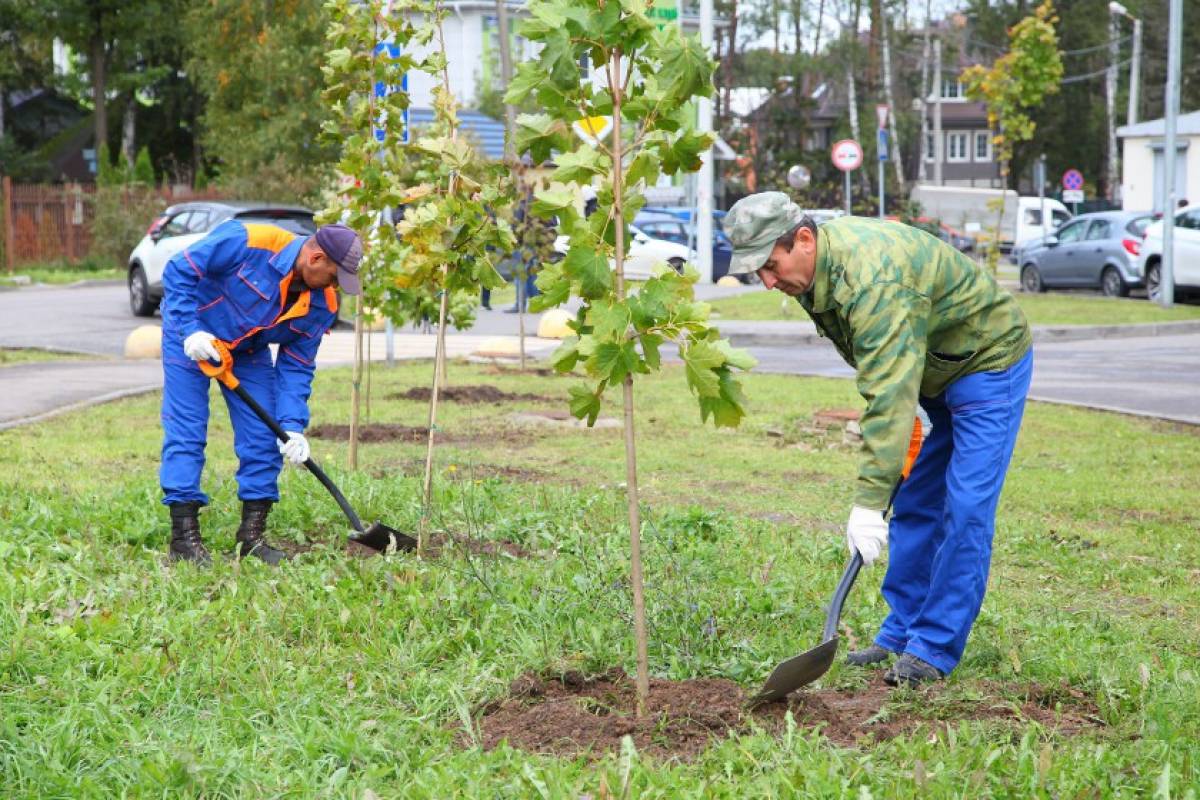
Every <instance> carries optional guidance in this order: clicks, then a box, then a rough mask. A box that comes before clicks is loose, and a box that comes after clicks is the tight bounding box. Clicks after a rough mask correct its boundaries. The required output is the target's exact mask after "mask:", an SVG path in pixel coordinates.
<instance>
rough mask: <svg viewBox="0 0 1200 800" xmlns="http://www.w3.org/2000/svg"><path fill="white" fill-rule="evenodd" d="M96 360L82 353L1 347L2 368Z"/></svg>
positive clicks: (0, 363) (0, 359) (0, 361)
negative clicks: (50, 362) (84, 359)
mask: <svg viewBox="0 0 1200 800" xmlns="http://www.w3.org/2000/svg"><path fill="white" fill-rule="evenodd" d="M76 358H94V356H85V355H82V354H80V353H66V352H58V351H56V350H38V349H37V348H34V347H22V348H10V347H0V367H11V366H14V365H16V364H37V363H41V362H43V361H61V360H63V359H68V360H70V359H76Z"/></svg>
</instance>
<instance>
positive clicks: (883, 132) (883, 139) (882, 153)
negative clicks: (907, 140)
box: [876, 128, 888, 161]
mask: <svg viewBox="0 0 1200 800" xmlns="http://www.w3.org/2000/svg"><path fill="white" fill-rule="evenodd" d="M876 133H877V134H878V137H879V138H878V147H877V149H878V150H879V160H880V161H887V160H888V132H887V128H880V129H879V130H878V131H877V132H876Z"/></svg>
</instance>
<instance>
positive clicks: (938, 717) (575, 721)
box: [479, 670, 1104, 761]
mask: <svg viewBox="0 0 1200 800" xmlns="http://www.w3.org/2000/svg"><path fill="white" fill-rule="evenodd" d="M979 688H980V691H981V695H980V696H978V697H972V698H971V700H970V702H968V701H966V700H955V701H954V702H950V701H949V700H945V702H943V700H944V699H945V698H943V697H942V696H943V695H944V694H945V692H946V690H945V686H944V685H943V684H938V685H935V686H932V687H929V688H927V689H924V690H921V697H920V701H921V702H919V703H912V702H911V698H912V695H911V694H907V693H904V694H900V695H895V694H893V692H894V690H893V689H891V688H890V687H888V686H886V685H885V684H884V683H883V677H882V674H877V675H875V676H874V677H873V679H872V681H871V682H870V683H869V684H868V685H867V686H866V687H864V688H861V689H853V690H839V689H818V690H815V691H807V692H799V693H796V694H794V695H792V696H791V697H790V698H789V701H788V703H786V704H785V703H773V704H770V705H767V706H763V707H761V708H759V709H757V710H755V711H754V712H752V713H747V712H746V711H745V709H744V707H743V704H744V703H745V701H746V699H747V695H746V693H745V692H744V691H743V690H742V688H741V687H740V686H738V685H737V684H735V683H733V682H732V681H727V680H723V679H719V678H704V679H696V680H688V681H667V680H658V679H652V680H651V681H650V698H649V708H648V713H647V714H646V716H645V718H643V719H641V720H638V719H636V718H635V717H634V713H633V709H634V686H633V680H632V679H631V678H630V677H629V676H627V675H625V673H624V672H622V671H620V670H614V671H611V672H609V673H606V674H604V675H601V676H599V677H597V678H590V679H589V678H585V677H584V676H583V675H581V674H580V673H577V672H568V673H566V674H564V675H562V676H556V677H550V678H543V677H538V676H537V675H533V674H526V675H523V676H521V677H520V678H518V679H517V680H516V681H514V682H513V684H512V685H511V686H510V687H509V692H510V697H509V698H508V699H506V700H503V701H498V702H495V703H493V704H491V705H490V706H488V707H487V708H485V709H484V710H483V714H482V716H481V718H480V720H479V724H480V732H481V739H482V743H483V746H484V748H485V749H491V748H494V747H496V746H497V745H498V744H499V743H500V742H501V741H504V740H507V741H508V742H509V744H510V745H511V746H513V747H517V748H520V749H522V750H527V751H531V752H538V753H552V754H556V755H566V756H574V755H579V754H581V753H584V754H590V755H594V756H600V755H603V754H604V753H606V752H616V751H619V749H620V746H621V739H622V737H624V736H626V735H628V736H631V737H633V741H634V744H635V745H636V746H637V748H638V751H639V752H642V753H646V754H648V755H651V756H653V757H656V758H679V759H682V760H685V761H687V760H690V759H692V758H694V757H696V756H697V755H698V754H699V753H700V752H702V751H703V750H704V749H705V748H706V747H708V745H709V742H710V740H712V739H714V738H718V739H719V738H723V737H725V736H727V735H729V734H730V733H733V732H735V731H747V730H749V729H750V727H751V721H752V720H753V722H754V724H757V725H758V726H759V727H761V728H765V729H766V730H769V731H774V732H782V731H783V730H784V726H785V724H786V722H785V715H786V713H787V712H788V711H789V710H790V711H791V712H792V716H793V718H794V719H795V721H796V724H797V725H798V726H799V727H801V728H818V729H819V730H820V731H821V733H822V735H824V736H825V737H826V738H827V739H829V741H831V742H832V743H834V744H837V745H841V746H855V745H862V744H869V743H871V742H872V741H874V742H880V741H885V740H888V739H891V738H894V737H896V736H900V735H902V734H906V733H909V732H912V731H913V730H915V729H917V728H919V727H922V726H924V727H929V728H937V727H941V726H944V725H953V724H955V723H957V722H962V721H966V720H997V721H1011V722H1014V723H1022V722H1027V721H1034V722H1037V723H1039V724H1041V725H1042V726H1044V727H1045V728H1047V729H1048V730H1052V731H1056V732H1058V733H1059V734H1060V735H1068V736H1069V735H1074V734H1077V733H1079V732H1080V731H1082V730H1084V729H1087V728H1094V727H1098V726H1102V725H1103V724H1104V723H1103V721H1102V720H1101V719H1100V718H1099V716H1098V710H1097V708H1096V706H1095V704H1094V703H1093V702H1092V701H1091V700H1090V699H1089V698H1088V697H1087V695H1086V694H1084V693H1083V692H1081V691H1079V690H1078V689H1074V688H1072V687H1067V686H1063V687H1059V688H1055V689H1046V688H1044V687H1040V686H1038V685H1036V684H1034V685H1031V686H1026V687H1016V688H1012V687H1010V688H1007V689H1006V688H1005V687H1002V686H999V685H995V684H986V683H985V684H983V685H982V686H981V687H979ZM906 696H907V697H908V698H909V699H908V700H907V701H906V700H905V699H904V698H905V697H906Z"/></svg>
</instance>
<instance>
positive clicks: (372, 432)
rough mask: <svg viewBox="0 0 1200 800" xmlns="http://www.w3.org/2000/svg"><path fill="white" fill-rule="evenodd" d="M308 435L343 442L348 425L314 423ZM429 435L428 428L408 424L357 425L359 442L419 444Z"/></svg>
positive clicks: (348, 436)
mask: <svg viewBox="0 0 1200 800" xmlns="http://www.w3.org/2000/svg"><path fill="white" fill-rule="evenodd" d="M308 435H309V436H311V437H312V438H314V439H332V440H334V441H339V442H345V441H349V439H350V426H349V425H314V426H312V427H311V428H309V430H308ZM428 437H429V429H428V428H416V427H412V426H410V425H397V424H395V423H390V422H377V423H374V424H371V425H359V426H358V440H359V441H360V442H412V443H414V444H419V443H421V442H424V441H426V439H427V438H428Z"/></svg>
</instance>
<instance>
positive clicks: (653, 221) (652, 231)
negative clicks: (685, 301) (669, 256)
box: [633, 210, 733, 283]
mask: <svg viewBox="0 0 1200 800" xmlns="http://www.w3.org/2000/svg"><path fill="white" fill-rule="evenodd" d="M633 223H634V224H635V225H637V226H638V228H640V229H641V230H642V232H644V233H645V234H646V235H647V236H650V237H652V238H655V239H666V240H667V241H668V242H675V243H676V244H681V245H684V246H685V247H692V246H694V244H695V242H696V238H695V237H696V232H695V231H694V230H693V229H692V226H691V225H690V224H689V223H687V222H685V221H684V220H682V219H681V218H679V217H677V216H675V215H674V214H663V213H659V212H647V211H645V210H643V211H640V212H638V215H637V216H636V217H634V220H633ZM713 223H714V224H713V246H712V271H713V274H712V279H713V283H716V282H717V281H718V280H720V279H721V278H722V277H724V276H725V275H726V273H728V272H729V260H730V259H731V258H732V257H733V245H732V244H730V242H729V239H728V237H726V236H725V233H724V231H722V230H721V229H720V227H719V226H718V225H717V223H716V220H713Z"/></svg>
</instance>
